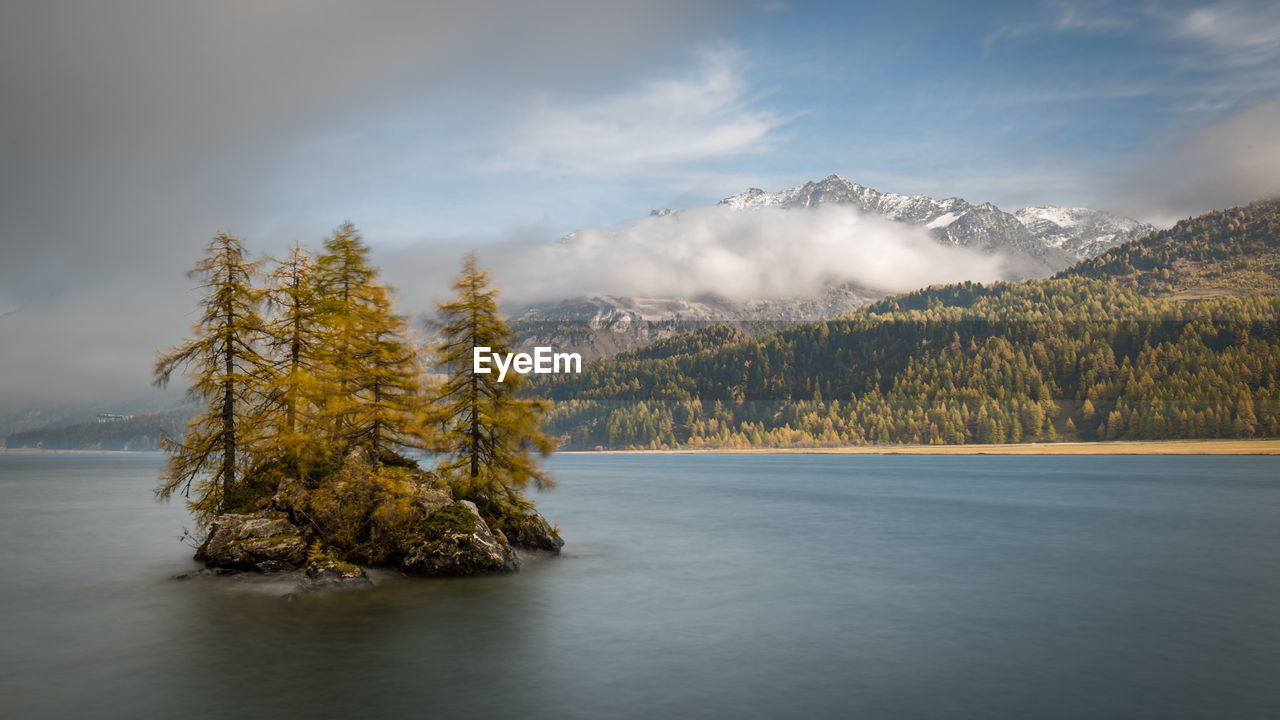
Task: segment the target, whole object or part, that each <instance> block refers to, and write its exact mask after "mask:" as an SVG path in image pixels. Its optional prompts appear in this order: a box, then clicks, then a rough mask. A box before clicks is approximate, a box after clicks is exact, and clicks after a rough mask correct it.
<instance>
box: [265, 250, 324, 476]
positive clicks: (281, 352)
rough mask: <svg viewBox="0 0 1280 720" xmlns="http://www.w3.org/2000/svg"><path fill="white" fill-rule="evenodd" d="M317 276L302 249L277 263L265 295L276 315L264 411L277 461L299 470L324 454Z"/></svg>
mask: <svg viewBox="0 0 1280 720" xmlns="http://www.w3.org/2000/svg"><path fill="white" fill-rule="evenodd" d="M315 276H316V268H315V262H314V261H313V260H312V259H311V256H310V255H308V254H307V251H306V250H304V249H303V248H302V246H300V245H298V246H295V247H294V248H293V249H291V250H290V251H289V255H288V257H286V258H285V259H283V260H278V261H277V262H276V265H275V268H274V269H273V270H272V271H271V274H270V275H269V276H268V277H267V284H266V287H265V288H264V290H263V295H264V297H265V300H266V303H267V306H268V308H269V309H271V310H272V311H273V312H272V314H271V316H270V317H269V319H268V322H267V326H266V336H267V347H266V349H267V351H268V354H269V356H270V358H271V374H270V379H269V381H268V383H267V387H266V389H265V401H266V407H265V408H264V411H265V412H267V414H268V416H269V417H271V420H272V426H273V430H274V432H273V434H272V437H271V443H270V444H271V445H272V446H273V453H272V454H273V456H274V457H275V458H278V459H282V460H284V461H285V462H286V463H287V464H288V465H290V466H291V467H293V468H295V469H298V468H301V467H302V466H305V465H307V464H310V463H312V462H315V461H317V460H318V459H319V456H320V455H321V454H322V453H321V451H320V445H319V438H318V436H317V433H316V428H315V423H316V409H317V407H318V406H319V404H320V402H321V397H320V394H319V388H318V386H317V381H316V372H317V368H318V366H319V364H320V359H321V355H322V350H323V348H324V340H325V337H324V331H325V326H324V323H323V317H322V315H321V312H320V307H319V293H318V292H317V288H316V278H315Z"/></svg>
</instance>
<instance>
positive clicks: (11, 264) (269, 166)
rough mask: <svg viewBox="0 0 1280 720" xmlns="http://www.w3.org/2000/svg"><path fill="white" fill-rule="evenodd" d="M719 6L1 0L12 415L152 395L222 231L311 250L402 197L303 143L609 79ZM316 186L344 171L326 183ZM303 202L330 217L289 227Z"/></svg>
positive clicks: (0, 273) (0, 326)
mask: <svg viewBox="0 0 1280 720" xmlns="http://www.w3.org/2000/svg"><path fill="white" fill-rule="evenodd" d="M721 12H723V8H722V7H719V6H718V5H717V2H715V1H713V2H709V3H708V2H701V1H699V2H685V1H684V0H679V1H677V0H659V1H658V2H654V3H634V2H626V1H623V0H602V1H601V2H592V3H582V2H573V1H570V0H552V1H551V2H546V3H523V2H511V1H493V0H477V1H476V2H468V3H417V2H398V1H395V0H388V1H387V2H379V3H377V4H376V6H370V5H368V4H362V3H347V2H335V1H333V0H279V1H273V2H269V3H262V2H251V1H248V0H228V1H226V2H211V3H189V2H183V3H172V2H164V1H161V0H117V1H114V2H110V3H106V2H96V1H83V2H74V1H73V2H58V3H17V2H14V3H0V95H2V96H3V98H4V112H0V217H3V218H4V225H3V227H0V335H2V336H3V338H4V340H3V341H2V342H0V368H3V373H0V414H4V413H9V412H12V411H14V410H16V409H19V408H20V406H21V405H22V404H23V403H26V402H28V401H30V402H36V401H38V400H41V399H43V401H48V402H55V401H57V402H63V401H68V402H72V401H74V402H83V403H94V402H98V401H100V400H102V399H103V398H107V397H116V396H118V395H119V393H121V392H125V393H128V392H131V393H134V394H135V395H137V394H145V393H147V392H149V389H148V379H149V374H150V372H149V371H150V367H151V363H152V361H153V355H154V351H155V348H157V347H165V346H168V345H170V344H173V343H175V342H177V341H179V340H180V339H181V338H182V337H183V336H184V335H185V334H186V333H187V331H188V326H189V323H190V320H191V317H190V315H189V312H190V310H191V308H192V306H193V305H194V301H195V298H194V297H193V296H192V295H190V294H186V293H185V291H186V289H187V288H188V287H189V282H188V281H187V280H186V279H185V277H184V275H183V273H184V271H185V270H186V269H187V268H189V267H190V266H191V265H192V263H193V262H194V261H195V259H196V258H197V256H198V255H199V253H200V251H201V249H202V248H203V246H204V244H205V243H206V242H207V241H208V239H209V237H211V236H212V235H213V234H214V233H215V232H217V231H219V230H229V231H232V232H235V233H238V234H243V235H245V236H246V239H247V240H248V242H249V244H250V246H252V247H255V248H260V249H277V248H283V247H284V246H286V245H287V244H288V243H289V242H291V241H293V240H302V241H304V242H306V241H311V242H313V243H314V242H315V241H317V240H318V239H319V236H320V235H321V233H323V232H324V231H325V230H326V229H328V228H331V227H333V226H334V225H336V224H337V223H339V222H341V221H342V220H343V219H344V217H345V216H346V213H350V212H352V210H353V209H357V210H363V209H364V208H365V207H366V206H368V205H369V203H370V198H374V199H377V198H380V197H382V196H384V195H386V194H387V193H386V185H387V183H385V176H384V175H378V174H376V172H377V170H378V166H377V164H376V163H374V162H369V161H368V157H369V155H371V153H367V154H366V155H365V156H361V157H356V158H345V157H344V158H343V159H344V160H348V159H349V160H351V162H348V163H345V164H337V163H335V164H330V165H323V166H311V165H306V166H305V168H304V169H305V171H306V172H307V173H308V174H309V176H302V177H300V175H302V173H300V171H299V170H298V167H299V165H300V164H302V163H299V161H298V159H297V157H296V156H295V153H296V152H297V148H298V146H299V143H300V140H301V139H304V138H309V137H316V136H334V135H337V136H342V135H343V134H344V133H348V132H349V133H354V134H359V132H360V130H361V129H363V128H367V127H370V126H373V125H376V119H377V118H383V117H387V116H391V115H397V114H398V113H399V112H400V109H401V108H402V106H403V105H405V104H416V105H417V106H426V107H434V108H438V109H437V111H436V114H435V116H436V117H443V118H447V119H448V120H450V121H451V122H454V123H455V124H456V125H458V126H465V125H467V124H468V123H469V121H471V120H473V118H472V117H471V116H469V115H468V114H467V112H466V111H457V110H456V109H448V108H449V106H448V105H447V103H442V102H440V101H439V98H440V96H441V93H443V92H445V90H448V89H457V88H464V89H466V91H467V92H470V93H472V95H474V96H484V97H489V98H492V97H510V96H512V95H513V94H515V93H518V92H525V91H527V88H529V87H530V86H535V85H536V86H537V87H541V88H545V89H546V91H547V92H551V93H572V92H575V91H577V90H581V89H582V88H590V87H599V86H600V85H603V84H608V83H610V82H616V78H617V77H632V76H634V75H635V74H636V73H637V72H639V68H643V67H647V66H649V65H650V64H651V63H653V62H655V61H656V60H657V59H660V58H663V59H664V58H667V57H670V56H671V54H673V53H675V52H677V51H680V50H683V49H684V48H687V47H688V46H689V45H690V44H691V43H693V42H697V41H699V40H701V39H702V37H703V33H704V32H705V28H706V26H707V24H708V22H707V21H708V20H710V19H714V17H716V16H717V15H718V14H720V13H721ZM459 92H461V91H459ZM304 165H305V164H304ZM417 170H418V172H419V173H420V174H422V173H423V171H422V170H421V168H418V169H417ZM455 170H456V168H443V169H439V168H431V170H430V172H433V173H436V175H435V177H444V176H447V175H448V174H449V173H450V172H451V171H455ZM315 177H341V178H343V180H344V183H341V184H338V185H337V186H336V190H334V191H332V192H329V190H330V188H329V187H328V186H325V187H324V188H323V189H324V192H322V193H319V194H316V193H315V187H316V183H315V182H313V180H314V178H315ZM299 197H301V198H302V200H301V201H299V199H298V198H299ZM289 201H294V209H296V210H297V211H298V212H297V213H296V215H295V214H291V213H290V212H289V211H288V210H282V207H286V206H287V205H288V202H289ZM304 201H305V202H304ZM303 205H305V207H303ZM317 208H320V211H319V215H320V217H317V216H316V214H317ZM326 213H333V215H332V216H325V215H326ZM303 214H305V215H307V216H310V217H309V218H308V219H307V220H306V222H307V223H315V225H314V226H311V225H308V226H307V227H306V228H305V232H303V233H302V234H294V232H293V231H292V228H293V227H295V226H296V223H297V218H298V217H299V216H301V215H303ZM354 219H355V220H356V221H357V222H364V223H366V224H367V223H369V222H370V221H371V218H369V217H367V216H358V217H355V218H354ZM282 229H283V230H282ZM17 308H22V309H21V310H19V311H17V312H13V314H11V315H7V316H5V315H4V314H5V313H9V312H11V311H14V310H16V309H17Z"/></svg>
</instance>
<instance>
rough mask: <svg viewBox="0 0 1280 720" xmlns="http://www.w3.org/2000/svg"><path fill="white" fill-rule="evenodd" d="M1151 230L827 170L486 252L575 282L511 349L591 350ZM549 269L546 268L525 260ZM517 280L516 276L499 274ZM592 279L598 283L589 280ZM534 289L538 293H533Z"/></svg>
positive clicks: (799, 315)
mask: <svg viewBox="0 0 1280 720" xmlns="http://www.w3.org/2000/svg"><path fill="white" fill-rule="evenodd" d="M1152 230H1154V228H1153V227H1152V226H1150V225H1147V224H1145V223H1141V222H1139V221H1136V220H1133V219H1130V218H1125V217H1120V216H1117V215H1113V214H1110V213H1107V212H1104V211H1100V210H1093V209H1089V208H1066V207H1057V206H1038V207H1031V208H1023V209H1021V210H1018V211H1017V212H1015V213H1008V212H1005V211H1003V210H1001V209H1000V208H998V207H996V206H995V205H992V204H991V203H982V204H980V205H974V204H972V203H970V202H968V201H967V200H964V199H962V198H957V197H952V198H946V199H944V200H935V199H934V198H931V197H928V196H925V195H915V196H907V195H901V194H896V193H884V192H880V191H878V190H875V189H872V188H868V187H865V186H863V185H859V184H857V183H854V182H851V181H849V180H847V179H845V178H843V177H840V176H839V175H829V176H827V177H826V178H823V179H822V180H819V181H815V182H808V183H805V184H804V185H799V186H796V187H792V188H787V189H784V190H780V191H777V192H767V191H765V190H761V189H758V188H750V189H748V190H746V191H744V192H742V193H739V194H737V195H733V196H730V197H727V198H725V199H724V200H722V201H720V202H719V203H718V204H717V205H715V206H713V207H703V208H693V209H690V210H682V211H671V210H660V211H654V212H653V213H651V214H650V216H649V217H647V218H642V219H640V220H637V221H634V222H632V223H630V224H627V225H624V226H623V227H620V228H615V229H599V228H589V229H585V230H579V231H577V232H574V233H571V234H570V235H568V236H566V237H565V238H562V239H561V240H560V241H559V242H558V243H556V244H555V245H554V246H551V247H546V248H537V249H534V250H533V252H531V253H528V254H525V255H520V254H517V256H516V257H515V258H512V257H509V258H508V259H507V262H508V263H510V264H514V265H518V266H519V268H520V271H519V272H516V273H510V271H508V270H507V269H506V268H504V267H503V264H502V261H501V260H500V261H499V263H498V265H497V266H496V271H497V272H498V274H499V276H500V277H507V276H515V277H518V276H519V274H520V273H521V272H523V273H524V274H526V275H549V276H554V278H555V291H556V292H560V293H562V294H563V293H568V292H572V291H573V290H579V291H581V292H580V294H579V295H578V296H577V297H572V298H568V299H565V300H562V301H560V302H552V303H547V302H541V303H533V307H531V308H529V309H528V310H525V311H524V312H521V313H518V315H517V317H516V319H515V327H516V330H517V333H518V334H519V336H520V337H521V338H522V341H523V343H522V344H524V345H526V346H531V345H538V344H543V345H555V346H557V347H566V346H567V347H572V348H573V349H575V350H578V351H580V352H583V353H584V357H587V358H593V357H602V356H608V355H611V354H613V353H614V352H618V351H621V350H626V349H628V348H632V347H637V346H639V345H643V344H645V343H647V342H651V341H653V340H656V339H659V338H663V337H668V336H669V335H671V334H673V333H675V332H680V331H683V330H688V329H690V328H692V327H696V326H699V325H703V324H708V323H716V322H722V323H730V324H733V325H734V326H736V327H738V328H740V329H743V330H746V331H747V332H753V333H754V332H765V331H769V330H776V329H778V328H780V327H783V326H785V325H788V324H794V323H797V322H805V321H812V320H821V319H827V318H830V317H834V316H837V315H841V314H843V313H846V312H850V311H852V310H855V309H857V308H859V307H862V306H863V305H866V304H867V303H869V302H872V301H874V300H877V299H879V298H882V297H885V296H887V295H890V294H892V293H895V292H903V291H907V290H914V289H917V288H922V287H926V286H929V285H933V284H938V283H948V282H960V281H964V280H972V281H978V282H989V281H992V280H1024V279H1029V278H1037V277H1048V276H1050V275H1053V274H1054V273H1056V272H1059V271H1061V270H1064V269H1066V268H1068V267H1070V266H1072V265H1074V264H1075V263H1076V262H1077V261H1079V260H1080V259H1084V258H1089V257H1094V256H1096V255H1097V254H1099V253H1101V252H1104V251H1106V250H1107V249H1109V248H1112V247H1115V246H1116V245H1119V244H1121V243H1124V242H1128V241H1130V240H1133V239H1135V238H1139V237H1142V236H1144V235H1146V234H1148V233H1150V232H1151V231H1152ZM541 266H554V267H556V268H557V269H556V271H555V272H554V273H552V274H546V273H541V272H538V271H537V270H536V268H538V267H541ZM509 284H513V285H515V286H516V287H521V286H523V287H524V291H525V292H528V291H530V290H531V288H530V286H529V285H527V284H524V283H520V282H518V281H517V282H515V283H509ZM597 288H599V290H597ZM543 296H544V297H545V293H544V294H543Z"/></svg>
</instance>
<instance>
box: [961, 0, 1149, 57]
mask: <svg viewBox="0 0 1280 720" xmlns="http://www.w3.org/2000/svg"><path fill="white" fill-rule="evenodd" d="M1046 10H1047V12H1045V13H1042V15H1041V17H1039V18H1036V19H1035V20H1031V21H1027V22H1018V23H1005V24H1002V25H1000V26H999V27H997V28H996V29H995V30H993V31H992V32H991V33H989V34H988V35H987V36H986V37H984V38H983V39H982V42H981V43H980V44H981V46H982V49H983V51H984V52H990V51H991V49H992V47H993V46H994V45H995V44H996V43H997V42H1000V41H1001V40H1014V39H1017V38H1021V37H1025V36H1028V35H1036V34H1043V33H1070V32H1079V33H1088V34H1104V33H1114V32H1121V31H1127V30H1130V29H1132V28H1133V27H1134V26H1135V25H1136V23H1137V19H1136V18H1135V17H1133V16H1132V15H1128V14H1125V13H1123V12H1122V11H1121V10H1120V9H1117V8H1115V7H1112V6H1110V4H1109V3H1106V2H1100V3H1099V2H1089V3H1079V2H1056V3H1048V4H1047V5H1046Z"/></svg>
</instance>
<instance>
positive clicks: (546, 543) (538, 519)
mask: <svg viewBox="0 0 1280 720" xmlns="http://www.w3.org/2000/svg"><path fill="white" fill-rule="evenodd" d="M503 532H504V533H505V534H506V536H507V539H508V540H510V541H511V544H512V545H515V546H516V547H522V548H529V549H532V550H546V551H548V552H553V553H556V554H559V553H560V548H562V547H564V539H563V538H561V537H560V533H558V532H556V530H555V528H553V527H551V523H548V522H547V519H546V518H544V517H542V515H541V514H539V513H538V512H537V511H535V510H529V511H528V512H525V513H521V514H520V516H519V517H518V518H509V519H507V520H506V522H505V523H504V526H503Z"/></svg>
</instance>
